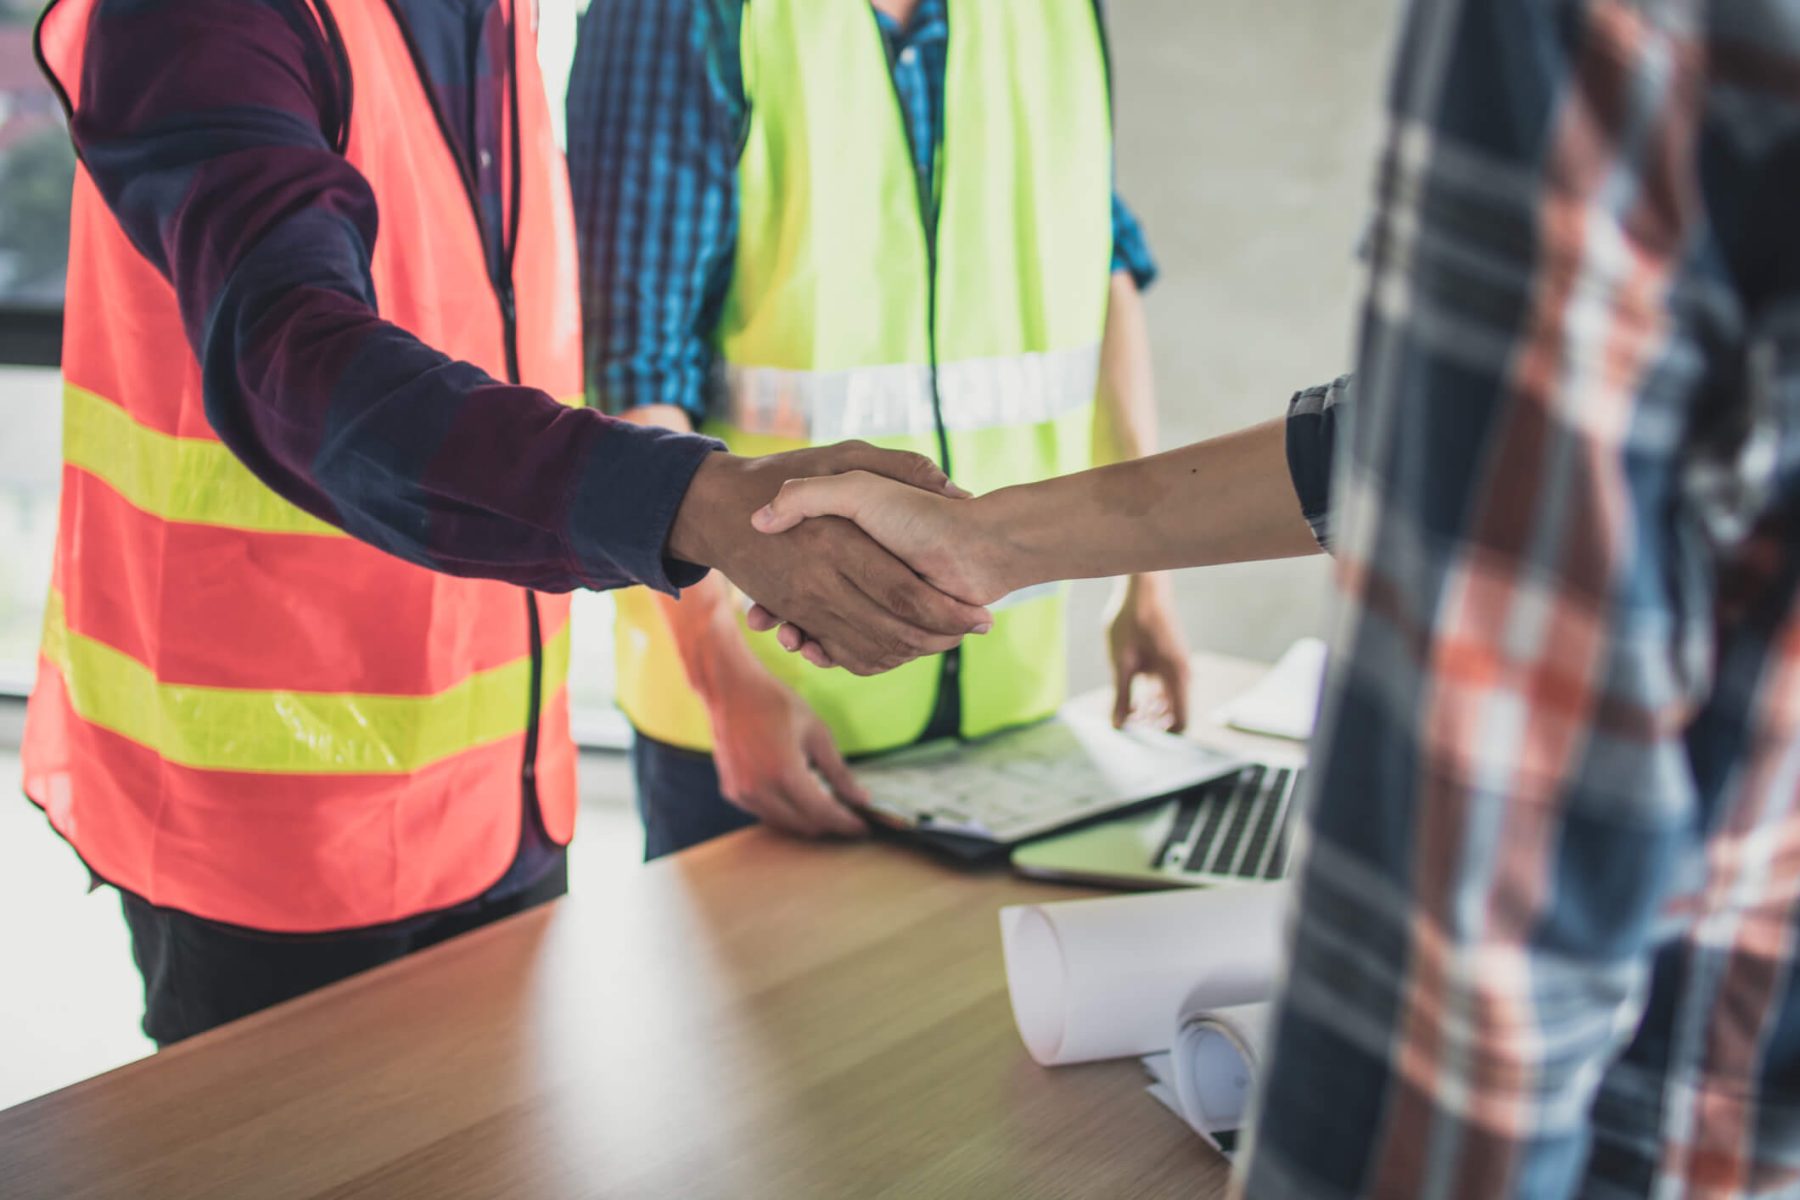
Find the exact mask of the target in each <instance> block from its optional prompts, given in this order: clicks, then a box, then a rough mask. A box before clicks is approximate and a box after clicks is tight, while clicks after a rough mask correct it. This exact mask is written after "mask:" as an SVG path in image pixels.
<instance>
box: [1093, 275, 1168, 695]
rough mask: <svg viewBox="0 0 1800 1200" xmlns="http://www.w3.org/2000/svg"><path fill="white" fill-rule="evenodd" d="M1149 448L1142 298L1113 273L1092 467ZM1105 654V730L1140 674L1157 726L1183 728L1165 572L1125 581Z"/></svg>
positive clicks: (1152, 404)
mask: <svg viewBox="0 0 1800 1200" xmlns="http://www.w3.org/2000/svg"><path fill="white" fill-rule="evenodd" d="M1155 449H1156V381H1155V372H1154V371H1153V369H1152V367H1151V358H1150V329H1149V323H1148V321H1147V320H1146V319H1145V315H1144V298H1143V295H1142V293H1141V292H1139V291H1138V284H1137V280H1136V279H1135V278H1133V276H1132V274H1131V272H1129V271H1123V270H1117V271H1114V272H1113V276H1112V284H1111V289H1110V292H1109V295H1108V302H1107V307H1106V336H1105V338H1104V340H1103V341H1102V342H1101V344H1100V379H1099V387H1098V394H1097V396H1096V403H1095V405H1094V461H1095V462H1097V463H1119V462H1130V461H1131V460H1133V459H1137V458H1142V457H1143V456H1144V455H1146V454H1150V453H1153V452H1154V451H1155ZM1106 648H1107V656H1108V659H1109V660H1110V662H1111V663H1112V669H1113V724H1114V725H1123V724H1124V723H1125V721H1126V719H1127V718H1128V717H1130V716H1131V715H1132V714H1133V712H1134V711H1136V712H1138V713H1139V715H1140V716H1146V715H1149V713H1150V711H1151V709H1150V707H1149V706H1148V705H1141V706H1140V705H1134V702H1133V694H1132V693H1133V684H1134V682H1135V681H1136V679H1137V677H1138V676H1140V675H1145V676H1149V677H1150V678H1152V679H1154V680H1156V681H1157V682H1158V683H1159V684H1160V690H1161V696H1160V701H1157V700H1152V701H1151V704H1157V703H1160V707H1161V708H1162V709H1163V710H1165V711H1166V719H1161V718H1159V719H1160V720H1161V723H1163V724H1166V725H1167V726H1168V728H1170V729H1173V730H1177V731H1179V730H1181V729H1184V728H1186V727H1187V691H1188V647H1187V642H1186V640H1185V639H1184V638H1183V637H1182V634H1181V624H1180V622H1179V620H1178V619H1177V618H1176V615H1175V585H1174V581H1173V580H1171V579H1170V578H1169V576H1167V575H1165V574H1161V573H1158V572H1147V573H1143V574H1134V575H1130V576H1128V577H1126V578H1125V579H1124V580H1123V581H1122V582H1121V585H1120V587H1119V588H1118V590H1117V592H1116V593H1115V594H1114V596H1113V599H1112V603H1111V605H1110V607H1109V610H1108V613H1107V620H1106Z"/></svg>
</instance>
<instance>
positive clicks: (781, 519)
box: [750, 471, 881, 533]
mask: <svg viewBox="0 0 1800 1200" xmlns="http://www.w3.org/2000/svg"><path fill="white" fill-rule="evenodd" d="M880 487H881V484H879V483H877V482H876V480H875V479H874V477H873V476H871V475H870V474H869V473H868V472H866V471H851V472H849V473H848V474H845V475H820V476H816V477H814V478H812V479H790V480H788V481H787V482H786V483H784V484H782V485H781V490H780V491H778V492H776V493H775V498H774V499H773V500H771V501H769V502H768V503H767V504H765V505H763V506H762V507H761V508H759V509H757V510H756V511H755V512H754V513H752V514H751V515H750V524H751V525H752V526H754V527H755V528H756V529H757V531H758V532H760V533H781V532H783V531H784V530H788V529H792V528H793V527H794V526H796V525H798V524H799V523H800V522H802V521H804V520H806V519H808V518H809V517H848V518H849V519H851V520H852V521H854V520H855V519H856V516H857V514H858V513H859V512H861V511H862V506H863V504H864V503H865V502H866V501H867V499H868V494H869V492H870V491H873V490H879V488H880Z"/></svg>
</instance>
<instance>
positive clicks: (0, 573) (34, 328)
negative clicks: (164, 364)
mask: <svg viewBox="0 0 1800 1200" xmlns="http://www.w3.org/2000/svg"><path fill="white" fill-rule="evenodd" d="M35 20H36V8H35V0H0V429H4V430H5V431H6V432H5V436H4V437H0V691H23V690H24V689H25V688H26V687H27V686H28V685H29V683H30V679H31V673H32V664H33V663H34V661H35V660H36V657H37V642H38V634H39V631H40V627H41V625H42V623H43V602H44V596H45V594H46V593H47V592H48V590H49V586H50V548H51V544H52V542H53V540H54V538H55V534H56V485H57V477H58V475H59V473H60V471H59V466H58V458H59V455H58V442H59V440H60V436H61V433H60V425H61V421H60V417H61V413H60V404H59V400H58V389H57V378H56V372H55V370H54V369H53V368H54V366H55V364H56V358H57V348H58V346H59V344H60V342H61V340H62V302H63V271H64V264H65V261H66V260H67V258H68V249H69V188H70V185H71V183H72V182H73V180H74V175H75V155H74V152H73V151H72V150H71V149H70V148H69V139H68V136H67V134H65V133H64V131H63V116H62V106H61V105H60V104H59V103H58V102H57V99H56V95H55V93H53V92H52V91H51V90H50V88H49V86H48V85H47V84H45V82H44V80H43V78H42V77H41V76H40V75H39V74H38V69H37V62H36V59H35V58H34V57H33V55H32V49H31V35H32V25H33V22H34V21H35Z"/></svg>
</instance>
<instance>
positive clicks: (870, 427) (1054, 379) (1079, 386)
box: [713, 345, 1100, 443]
mask: <svg viewBox="0 0 1800 1200" xmlns="http://www.w3.org/2000/svg"><path fill="white" fill-rule="evenodd" d="M1099 370H1100V347H1099V346H1098V345H1087V346H1080V347H1076V348H1075V349H1072V350H1051V351H1047V352H1045V353H1041V354H1013V355H1000V356H996V357H993V358H972V359H965V360H963V361H961V362H953V363H942V364H940V365H939V366H938V369H937V387H938V397H939V399H940V400H941V401H942V408H943V412H944V428H945V429H946V430H948V431H949V432H951V433H962V432H967V431H969V430H974V429H992V428H994V427H996V426H1024V425H1035V424H1037V423H1038V422H1040V421H1054V420H1055V419H1056V418H1058V417H1060V416H1063V415H1064V414H1066V413H1070V412H1073V411H1075V410H1076V409H1078V408H1080V407H1082V406H1083V405H1085V404H1088V403H1090V402H1092V400H1093V398H1094V386H1095V381H1096V379H1097V378H1098V374H1099ZM937 407H938V406H937V405H934V404H933V403H932V395H931V369H930V368H929V367H925V366H919V365H915V364H912V363H894V364H889V365H884V366H878V367H857V368H853V369H851V370H847V371H790V370H784V369H781V368H779V367H755V366H746V365H744V364H742V363H728V364H726V365H725V367H724V369H723V372H722V386H721V388H720V393H719V396H718V398H717V400H716V402H715V404H714V410H715V411H714V413H713V417H714V419H715V420H717V421H719V422H722V423H723V424H725V425H728V426H730V427H731V428H733V429H738V430H742V431H743V432H745V433H752V434H760V435H764V436H768V437H780V438H789V439H792V440H794V441H801V442H820V443H829V442H841V441H843V440H844V439H845V438H892V437H907V436H918V435H924V434H930V433H933V432H935V431H936V429H937V415H936V410H937Z"/></svg>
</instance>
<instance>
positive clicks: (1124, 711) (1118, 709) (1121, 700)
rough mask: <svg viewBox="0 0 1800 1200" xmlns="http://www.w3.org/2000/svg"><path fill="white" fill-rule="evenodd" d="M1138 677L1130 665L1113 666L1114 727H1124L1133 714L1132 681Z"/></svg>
mask: <svg viewBox="0 0 1800 1200" xmlns="http://www.w3.org/2000/svg"><path fill="white" fill-rule="evenodd" d="M1134 678H1136V672H1134V671H1133V670H1132V669H1131V668H1130V667H1129V666H1126V665H1121V666H1117V667H1114V668H1113V710H1112V723H1113V728H1114V729H1123V728H1124V727H1125V722H1126V720H1127V719H1128V718H1129V717H1130V716H1131V681H1132V680H1133V679H1134Z"/></svg>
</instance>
